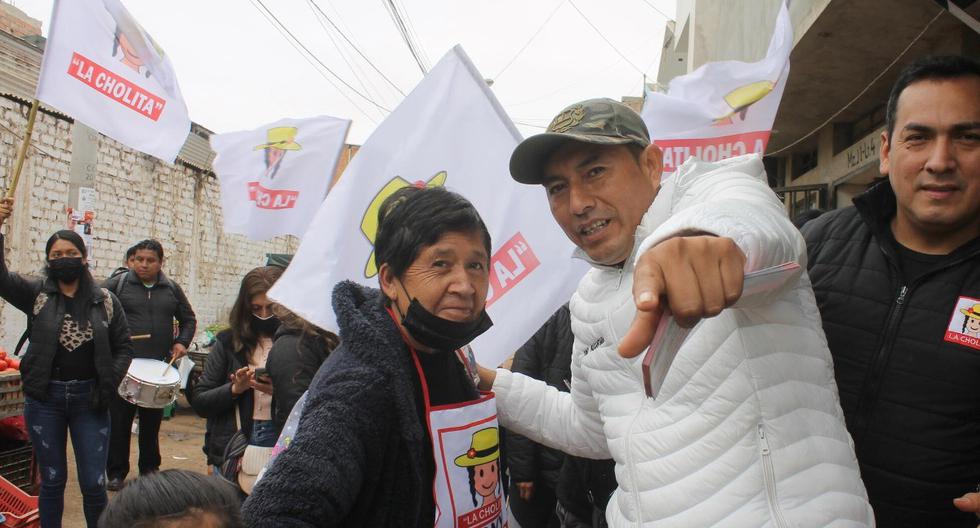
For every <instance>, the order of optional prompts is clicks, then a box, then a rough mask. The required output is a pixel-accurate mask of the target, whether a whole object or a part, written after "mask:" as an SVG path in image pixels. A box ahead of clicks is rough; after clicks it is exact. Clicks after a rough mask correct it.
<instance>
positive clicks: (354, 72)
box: [306, 0, 384, 119]
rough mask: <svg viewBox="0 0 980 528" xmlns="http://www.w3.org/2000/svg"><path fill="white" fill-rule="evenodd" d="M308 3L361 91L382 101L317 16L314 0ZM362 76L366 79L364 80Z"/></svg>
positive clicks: (374, 88) (374, 87)
mask: <svg viewBox="0 0 980 528" xmlns="http://www.w3.org/2000/svg"><path fill="white" fill-rule="evenodd" d="M306 3H307V5H309V6H310V10H311V11H312V12H313V18H315V19H316V21H317V22H319V23H320V27H322V28H323V32H324V33H325V34H326V35H327V38H328V39H330V43H331V44H333V47H334V49H335V50H337V54H338V55H340V58H341V59H343V61H344V64H346V65H347V68H348V69H349V70H350V72H351V74H352V75H354V79H355V80H356V81H357V84H358V86H360V87H361V89H362V90H364V91H365V92H366V93H367V94H368V95H370V96H372V97H377V98H378V99H379V100H380V99H381V93H380V92H379V91H378V88H377V87H376V86H374V84H372V83H371V82H370V79H369V78H367V76H365V75H364V71H363V70H361V74H360V75H358V73H357V70H355V69H354V64H352V63H351V60H353V57H352V58H351V59H348V58H347V53H345V52H344V50H343V48H341V46H340V44H339V43H337V39H335V38H334V36H333V33H331V32H330V30H329V29H328V28H327V25H326V24H324V23H323V20H321V17H319V16H317V12H316V10H315V9H314V8H313V7H314V6H313V3H312V0H307V2H306ZM362 76H363V77H364V78H362ZM365 80H367V81H368V83H367V84H365ZM368 84H370V86H371V90H369V89H368ZM372 90H373V92H372ZM374 110H375V111H376V112H378V113H379V114H381V118H382V119H384V113H382V112H381V111H380V110H378V109H377V108H375V109H374Z"/></svg>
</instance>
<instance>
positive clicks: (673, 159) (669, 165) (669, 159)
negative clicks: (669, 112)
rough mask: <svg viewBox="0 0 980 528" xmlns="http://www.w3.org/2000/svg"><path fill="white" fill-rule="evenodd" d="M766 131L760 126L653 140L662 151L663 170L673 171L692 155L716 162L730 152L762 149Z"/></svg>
mask: <svg viewBox="0 0 980 528" xmlns="http://www.w3.org/2000/svg"><path fill="white" fill-rule="evenodd" d="M769 134H770V132H769V131H768V130H763V131H759V132H745V133H742V134H732V135H730V136H720V137H709V138H685V139H657V140H655V141H654V143H656V144H657V146H658V147H660V150H662V151H663V164H664V172H674V171H675V170H676V169H677V167H680V166H681V165H682V164H683V163H684V161H685V160H687V158H689V157H691V156H695V157H697V158H698V159H701V160H704V161H711V162H715V161H721V160H724V159H728V158H731V157H732V156H742V155H744V154H752V153H762V152H764V151H765V150H766V143H768V142H769Z"/></svg>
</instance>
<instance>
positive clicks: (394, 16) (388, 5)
mask: <svg viewBox="0 0 980 528" xmlns="http://www.w3.org/2000/svg"><path fill="white" fill-rule="evenodd" d="M382 3H383V4H384V6H385V9H387V10H388V15H390V16H391V20H392V21H393V22H394V23H395V29H397V30H398V33H399V34H401V36H402V40H404V41H405V45H406V46H408V51H409V53H411V54H412V58H414V59H415V63H416V64H418V66H419V69H420V70H422V75H425V74H426V73H428V70H429V69H428V66H427V65H426V63H425V61H424V60H423V58H422V54H421V53H420V51H419V50H418V49H416V45H415V43H414V42H413V41H412V37H411V35H410V34H409V32H408V28H407V27H406V26H405V22H404V20H402V16H401V13H399V12H398V8H397V7H395V3H394V2H393V1H392V0H382Z"/></svg>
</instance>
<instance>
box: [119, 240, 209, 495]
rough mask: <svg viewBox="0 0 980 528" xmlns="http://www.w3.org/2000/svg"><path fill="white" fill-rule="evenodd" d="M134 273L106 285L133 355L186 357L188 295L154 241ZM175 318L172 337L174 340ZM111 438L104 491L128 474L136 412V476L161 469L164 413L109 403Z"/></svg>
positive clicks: (143, 246)
mask: <svg viewBox="0 0 980 528" xmlns="http://www.w3.org/2000/svg"><path fill="white" fill-rule="evenodd" d="M133 247H134V248H135V251H134V254H133V268H132V269H131V270H129V271H128V272H126V273H124V274H120V275H117V276H115V277H113V278H111V279H109V280H107V281H106V282H105V288H106V289H108V290H110V291H112V292H113V293H114V294H116V297H118V298H119V301H120V302H121V303H122V306H123V309H124V310H125V311H126V318H127V320H128V321H129V327H130V329H131V330H132V334H133V349H134V356H135V357H137V358H146V359H155V360H158V361H167V360H168V359H170V357H171V356H172V357H175V358H179V357H181V356H183V355H184V354H186V353H187V347H188V346H189V345H190V344H191V341H192V340H193V339H194V332H195V330H196V329H197V319H196V318H195V316H194V310H193V309H192V308H191V304H190V302H189V301H188V300H187V296H186V295H184V291H183V290H182V289H181V288H180V285H178V284H177V283H176V282H174V281H173V280H172V279H170V278H169V277H167V276H166V275H165V274H164V273H163V271H161V267H162V266H163V246H162V245H160V243H159V242H157V241H156V240H143V241H142V242H139V243H137V244H136V245H135V246H133ZM174 319H176V320H177V324H178V330H177V335H176V336H175V335H174ZM109 410H110V414H111V415H112V433H111V440H110V442H109V463H108V466H107V467H106V473H107V475H108V477H109V484H108V487H109V490H110V491H118V490H119V489H120V488H122V484H123V481H124V480H126V475H127V474H128V473H129V442H130V437H131V433H130V430H131V429H132V427H133V418H134V417H135V416H136V413H137V412H138V413H139V472H140V474H145V473H151V472H153V471H157V470H159V469H160V438H159V436H160V422H162V421H163V409H148V408H144V407H137V406H136V405H133V404H132V403H129V402H127V401H126V400H124V399H122V398H121V397H119V396H117V397H115V398H113V400H112V403H111V404H110V409H109Z"/></svg>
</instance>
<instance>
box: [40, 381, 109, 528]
mask: <svg viewBox="0 0 980 528" xmlns="http://www.w3.org/2000/svg"><path fill="white" fill-rule="evenodd" d="M94 390H97V385H96V382H95V380H82V381H52V382H51V383H50V384H49V385H48V398H47V401H39V400H35V399H33V398H31V397H27V398H26V403H25V404H24V419H25V420H26V422H27V429H28V432H29V433H30V435H31V443H33V444H34V453H35V455H36V456H37V464H38V469H39V470H40V473H41V495H40V497H39V498H38V508H39V509H40V514H41V527H42V528H60V526H61V516H62V513H63V512H64V509H65V482H66V481H67V480H68V457H67V453H66V450H67V437H68V433H69V432H70V433H71V443H72V446H73V447H74V448H75V465H76V467H77V469H78V484H79V487H80V488H81V490H82V509H83V510H84V511H85V522H86V524H88V527H89V528H95V526H96V524H97V523H98V520H99V515H100V514H102V510H103V509H105V506H106V503H107V502H108V497H107V496H106V491H105V484H106V479H105V464H106V457H107V456H108V452H109V411H108V410H101V411H100V410H96V409H95V408H94V407H93V406H92V392H93V391H94Z"/></svg>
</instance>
